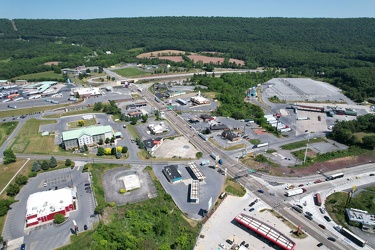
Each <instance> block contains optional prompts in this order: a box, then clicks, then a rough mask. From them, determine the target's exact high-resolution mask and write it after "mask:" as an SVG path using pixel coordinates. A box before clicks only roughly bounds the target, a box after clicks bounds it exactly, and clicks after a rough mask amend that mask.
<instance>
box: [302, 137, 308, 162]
mask: <svg viewBox="0 0 375 250" xmlns="http://www.w3.org/2000/svg"><path fill="white" fill-rule="evenodd" d="M309 142H310V134H309V135H308V137H307V143H306V151H305V157H304V158H303V164H305V163H306V156H307V149H308V148H309Z"/></svg>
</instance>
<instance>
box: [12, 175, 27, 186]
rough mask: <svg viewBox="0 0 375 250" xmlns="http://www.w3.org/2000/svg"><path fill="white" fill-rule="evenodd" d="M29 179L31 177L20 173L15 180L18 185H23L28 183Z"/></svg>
mask: <svg viewBox="0 0 375 250" xmlns="http://www.w3.org/2000/svg"><path fill="white" fill-rule="evenodd" d="M28 180H29V178H28V177H27V176H25V175H18V176H17V177H16V179H15V182H16V184H17V185H18V186H22V185H25V184H26V183H27V181H28Z"/></svg>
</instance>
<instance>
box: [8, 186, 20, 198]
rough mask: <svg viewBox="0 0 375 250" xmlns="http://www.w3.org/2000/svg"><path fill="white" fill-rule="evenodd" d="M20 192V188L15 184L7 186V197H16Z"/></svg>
mask: <svg viewBox="0 0 375 250" xmlns="http://www.w3.org/2000/svg"><path fill="white" fill-rule="evenodd" d="M19 191H20V186H18V185H17V184H16V183H12V184H9V186H8V187H7V195H8V196H12V197H13V196H16V195H17V194H18V193H19Z"/></svg>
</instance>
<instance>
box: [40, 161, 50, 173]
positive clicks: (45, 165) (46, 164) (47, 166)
mask: <svg viewBox="0 0 375 250" xmlns="http://www.w3.org/2000/svg"><path fill="white" fill-rule="evenodd" d="M41 168H42V170H44V171H46V170H48V169H49V164H48V162H47V161H46V160H43V162H42V166H41Z"/></svg>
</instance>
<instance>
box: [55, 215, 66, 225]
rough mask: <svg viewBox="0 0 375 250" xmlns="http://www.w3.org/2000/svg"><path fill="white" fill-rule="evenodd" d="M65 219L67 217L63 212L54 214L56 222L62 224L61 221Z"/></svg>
mask: <svg viewBox="0 0 375 250" xmlns="http://www.w3.org/2000/svg"><path fill="white" fill-rule="evenodd" d="M64 221H65V217H64V215H62V214H55V215H54V216H53V222H54V223H55V224H61V223H63V222H64Z"/></svg>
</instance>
